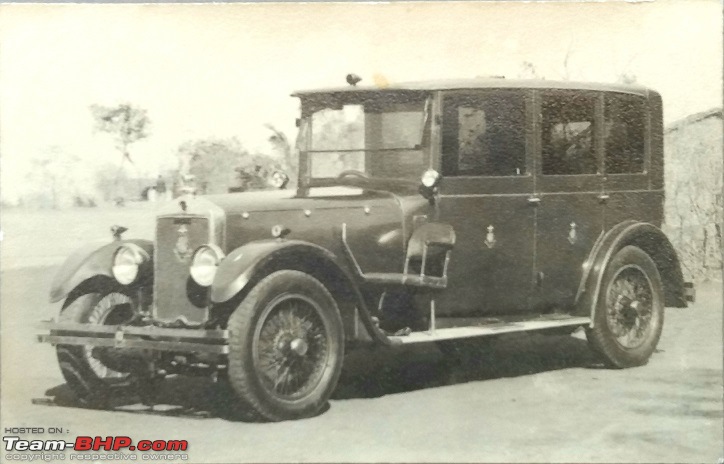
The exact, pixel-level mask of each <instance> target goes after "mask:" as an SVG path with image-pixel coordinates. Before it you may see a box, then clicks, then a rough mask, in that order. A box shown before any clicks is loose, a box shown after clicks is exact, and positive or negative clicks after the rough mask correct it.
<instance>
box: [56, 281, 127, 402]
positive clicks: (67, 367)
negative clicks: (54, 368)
mask: <svg viewBox="0 0 724 464" xmlns="http://www.w3.org/2000/svg"><path fill="white" fill-rule="evenodd" d="M136 314H137V313H136V303H135V301H134V300H133V298H132V297H131V296H130V295H129V294H127V293H126V292H125V290H123V289H121V288H117V287H113V288H108V287H104V286H99V287H98V288H90V289H88V290H87V291H86V292H85V293H81V294H79V295H74V296H71V297H69V299H68V300H67V301H66V303H65V305H64V306H63V309H62V310H61V313H60V315H59V321H60V322H72V323H76V324H87V325H89V326H91V325H124V324H127V323H129V322H131V321H132V320H133V319H134V318H135V317H136ZM56 352H57V356H58V363H59V366H60V370H61V373H62V374H63V377H64V378H65V380H66V382H67V383H68V386H69V387H70V389H71V390H72V392H73V394H74V395H75V397H76V399H77V400H78V401H80V402H81V403H83V404H85V405H88V406H93V407H105V406H106V405H107V403H108V401H109V400H110V398H111V397H113V396H115V395H119V394H123V392H126V391H129V392H130V387H131V385H132V374H131V372H130V370H129V364H128V362H127V360H126V359H125V358H124V356H123V355H122V354H121V353H120V352H119V350H117V349H115V348H106V347H93V346H88V345H85V346H84V345H62V344H59V345H58V346H57V347H56Z"/></svg>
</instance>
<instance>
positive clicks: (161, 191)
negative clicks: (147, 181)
mask: <svg viewBox="0 0 724 464" xmlns="http://www.w3.org/2000/svg"><path fill="white" fill-rule="evenodd" d="M156 198H157V199H158V200H164V199H165V198H166V182H165V181H164V180H163V177H162V176H161V175H160V174H159V175H158V179H157V180H156Z"/></svg>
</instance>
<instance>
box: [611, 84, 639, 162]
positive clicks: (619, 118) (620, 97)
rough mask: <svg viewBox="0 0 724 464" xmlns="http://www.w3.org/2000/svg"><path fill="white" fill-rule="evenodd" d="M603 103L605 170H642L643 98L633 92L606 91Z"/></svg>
mask: <svg viewBox="0 0 724 464" xmlns="http://www.w3.org/2000/svg"><path fill="white" fill-rule="evenodd" d="M605 104H606V109H605V115H606V117H605V120H606V127H605V138H604V143H605V147H606V156H605V158H604V163H605V167H606V173H609V174H625V173H637V172H644V137H645V122H646V121H645V118H646V109H645V107H644V99H643V98H641V97H637V96H635V95H626V94H607V95H606V97H605Z"/></svg>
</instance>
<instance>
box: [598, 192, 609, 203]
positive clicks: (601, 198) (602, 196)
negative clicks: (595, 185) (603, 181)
mask: <svg viewBox="0 0 724 464" xmlns="http://www.w3.org/2000/svg"><path fill="white" fill-rule="evenodd" d="M609 198H611V197H610V196H609V195H608V194H607V193H602V194H600V195H599V196H598V201H600V202H601V203H606V202H607V201H608V199H609Z"/></svg>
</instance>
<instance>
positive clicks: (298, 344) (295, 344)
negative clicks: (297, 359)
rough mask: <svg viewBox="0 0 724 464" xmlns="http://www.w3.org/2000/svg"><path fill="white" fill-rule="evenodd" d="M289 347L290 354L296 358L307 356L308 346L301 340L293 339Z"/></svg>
mask: <svg viewBox="0 0 724 464" xmlns="http://www.w3.org/2000/svg"><path fill="white" fill-rule="evenodd" d="M289 347H290V348H291V350H292V352H293V353H294V354H296V355H298V356H304V355H305V354H307V350H309V344H308V343H307V342H306V341H305V340H303V339H301V338H295V339H294V340H292V341H291V343H290V344H289Z"/></svg>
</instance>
